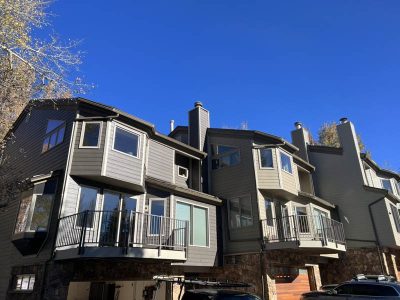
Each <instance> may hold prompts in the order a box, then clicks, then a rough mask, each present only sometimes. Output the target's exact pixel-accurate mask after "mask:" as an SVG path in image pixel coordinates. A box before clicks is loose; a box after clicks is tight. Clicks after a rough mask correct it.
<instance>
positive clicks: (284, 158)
mask: <svg viewBox="0 0 400 300" xmlns="http://www.w3.org/2000/svg"><path fill="white" fill-rule="evenodd" d="M280 156H281V169H282V170H283V171H286V172H288V173H290V174H293V170H292V160H291V158H290V156H289V155H287V154H286V153H284V152H282V151H280Z"/></svg>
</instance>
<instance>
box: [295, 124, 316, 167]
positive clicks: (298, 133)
mask: <svg viewBox="0 0 400 300" xmlns="http://www.w3.org/2000/svg"><path fill="white" fill-rule="evenodd" d="M294 127H295V130H293V131H292V132H291V135H292V143H293V145H295V146H296V147H297V148H299V152H298V153H297V154H298V155H299V156H300V157H301V158H302V159H304V160H305V161H309V160H308V152H307V145H309V144H310V143H311V142H310V141H311V139H310V133H309V132H308V130H307V129H305V128H304V127H303V124H301V122H295V123H294Z"/></svg>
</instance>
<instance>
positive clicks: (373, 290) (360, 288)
mask: <svg viewBox="0 0 400 300" xmlns="http://www.w3.org/2000/svg"><path fill="white" fill-rule="evenodd" d="M352 295H358V296H378V297H379V296H398V294H397V292H396V291H395V290H394V289H393V288H392V287H391V286H385V285H378V284H354V285H353V292H352Z"/></svg>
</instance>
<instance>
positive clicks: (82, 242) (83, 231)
mask: <svg viewBox="0 0 400 300" xmlns="http://www.w3.org/2000/svg"><path fill="white" fill-rule="evenodd" d="M88 213H89V211H88V210H85V211H84V212H83V222H82V223H83V224H81V225H82V226H81V235H80V238H79V248H78V254H83V253H84V251H85V239H86V223H87V216H88Z"/></svg>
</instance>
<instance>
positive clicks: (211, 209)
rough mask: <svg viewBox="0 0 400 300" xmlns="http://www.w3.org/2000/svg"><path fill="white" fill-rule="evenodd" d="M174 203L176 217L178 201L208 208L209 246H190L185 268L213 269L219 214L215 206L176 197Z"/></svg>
mask: <svg viewBox="0 0 400 300" xmlns="http://www.w3.org/2000/svg"><path fill="white" fill-rule="evenodd" d="M173 199H174V200H173V201H172V203H171V204H172V212H173V217H175V205H176V202H177V201H182V202H185V203H189V204H192V205H197V206H200V207H204V208H207V210H208V227H209V246H208V247H196V246H189V258H188V260H187V261H186V262H185V263H184V264H183V265H184V266H203V267H212V266H214V265H215V263H216V259H217V214H216V207H215V206H214V205H209V204H204V203H200V202H198V201H194V200H190V199H187V198H183V197H178V196H175V197H174V198H173ZM194 226H196V225H194Z"/></svg>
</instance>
